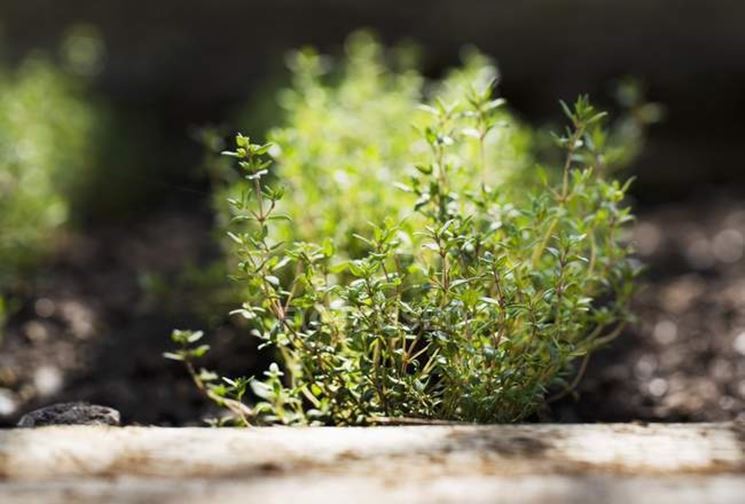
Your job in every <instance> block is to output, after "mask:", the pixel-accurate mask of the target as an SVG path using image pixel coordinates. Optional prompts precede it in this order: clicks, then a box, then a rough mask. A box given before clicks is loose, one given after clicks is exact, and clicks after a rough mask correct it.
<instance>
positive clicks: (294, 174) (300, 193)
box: [205, 32, 532, 257]
mask: <svg viewBox="0 0 745 504" xmlns="http://www.w3.org/2000/svg"><path fill="white" fill-rule="evenodd" d="M344 48H345V57H344V58H343V59H342V60H341V61H339V62H337V63H334V62H333V60H332V59H331V58H330V57H329V56H325V55H321V54H318V53H317V52H316V51H315V50H314V49H311V48H305V49H302V50H298V51H295V52H294V53H292V54H290V55H289V57H288V65H289V67H290V70H291V82H292V85H291V86H290V87H289V88H287V89H284V90H282V91H281V92H280V93H279V96H278V100H279V103H280V105H281V109H282V112H283V116H284V119H283V121H282V123H283V124H282V125H281V126H279V127H276V128H274V129H271V130H270V131H269V132H268V133H267V141H268V142H271V143H272V145H274V147H273V151H272V154H273V155H274V156H275V158H276V160H277V166H276V170H275V171H276V175H277V177H279V178H281V180H282V181H283V184H284V185H285V186H286V189H287V191H288V193H290V194H291V197H288V198H286V199H285V200H283V201H282V202H280V203H279V205H280V211H281V212H285V213H288V214H291V215H293V216H295V220H294V221H293V223H291V224H290V223H288V224H285V225H280V226H277V228H276V229H275V230H274V231H273V232H275V233H276V236H277V238H279V239H283V240H313V241H320V240H322V239H323V238H325V237H330V238H333V240H334V242H335V243H336V246H337V248H338V251H339V252H338V253H340V254H345V255H348V256H349V257H358V256H360V255H361V254H363V253H364V252H365V251H366V250H367V247H366V245H365V244H364V243H362V242H360V241H359V240H355V239H354V238H352V235H353V234H354V233H360V232H364V231H365V230H366V229H368V223H369V222H379V221H380V220H381V219H382V218H384V217H392V218H394V219H399V218H401V217H402V216H403V213H405V209H407V208H408V206H407V204H406V201H407V196H406V195H404V194H402V193H401V192H400V191H396V190H395V189H394V188H393V187H392V185H391V184H392V183H393V182H396V181H399V180H401V179H403V178H404V177H405V175H406V174H407V173H409V172H411V171H412V170H414V166H415V165H416V164H419V163H421V162H424V161H425V160H426V156H427V146H426V143H425V142H424V140H423V139H422V137H421V135H420V134H419V132H418V129H421V127H422V126H423V125H424V124H425V123H426V120H427V115H428V114H427V111H426V107H422V105H421V104H422V102H423V101H424V102H425V103H428V104H430V105H431V104H433V103H435V102H436V101H437V100H443V101H445V102H449V101H451V99H452V98H453V97H459V98H461V97H464V96H465V95H466V93H467V90H468V89H470V87H471V86H472V85H475V86H477V87H484V86H487V85H488V84H489V83H491V82H493V81H495V80H496V79H497V70H496V68H495V66H494V65H493V64H492V62H491V61H490V60H489V59H488V58H486V57H485V56H483V55H481V54H479V53H477V52H476V51H475V50H471V51H467V52H466V53H465V54H464V61H465V62H464V64H463V66H462V67H461V68H458V69H455V70H453V71H451V72H449V73H448V75H446V77H445V78H444V79H443V80H442V81H434V82H432V81H427V80H426V79H425V78H424V77H422V75H421V74H420V73H419V72H418V71H417V70H416V68H415V66H414V64H415V60H416V57H415V51H414V49H412V48H409V47H405V46H402V47H398V48H395V49H392V50H385V49H384V48H383V47H382V46H381V45H380V43H378V42H377V40H376V39H375V38H374V37H373V36H372V35H370V34H369V33H367V32H359V33H356V34H353V35H352V36H351V37H349V39H348V40H347V42H346V44H345V46H344ZM493 105H494V106H495V108H494V110H493V111H492V112H493V114H492V116H493V121H494V124H493V125H492V127H490V128H489V130H488V131H483V130H482V131H478V130H477V129H473V130H472V131H470V133H471V134H473V135H480V134H483V135H484V139H483V140H484V141H483V142H481V143H478V142H473V143H465V144H463V145H459V146H458V147H459V149H460V151H459V153H458V154H459V158H460V160H461V162H462V163H463V164H464V165H468V164H471V163H475V162H477V161H478V162H480V163H482V161H483V162H484V163H488V164H489V166H490V169H489V170H488V171H485V172H484V173H483V174H482V175H483V177H484V181H485V182H488V183H493V184H497V183H500V182H503V181H504V180H506V179H508V178H510V177H511V176H514V175H515V174H519V175H524V174H525V173H526V171H527V170H528V168H529V167H530V166H532V162H531V156H530V152H531V151H530V145H531V132H530V130H529V129H528V128H526V127H524V126H523V125H522V124H521V123H520V122H519V121H518V120H517V119H516V118H515V117H513V116H512V115H511V114H510V113H509V112H507V111H506V109H505V108H504V107H502V106H501V102H500V101H498V102H496V103H494V104H493ZM474 126H475V127H476V128H477V127H478V126H479V125H478V124H477V123H474ZM481 126H482V127H483V125H481ZM205 142H206V143H208V145H210V146H212V147H213V148H214V147H215V146H216V144H219V140H217V139H216V138H215V135H207V136H206V137H205ZM481 148H482V150H479V149H481ZM480 157H483V158H484V159H483V160H480ZM482 164H483V163H482ZM212 170H213V171H212V173H213V177H214V178H221V177H222V178H227V179H228V183H227V184H219V183H218V184H217V187H218V188H220V189H218V190H217V191H216V192H215V194H216V196H215V208H216V210H217V213H218V215H219V217H220V222H221V223H222V224H223V225H224V226H228V225H229V223H230V221H231V219H232V217H233V215H231V214H230V212H229V210H230V209H228V208H226V207H225V204H224V202H225V200H226V197H237V196H238V195H240V193H241V192H243V191H245V190H246V188H247V184H246V182H245V180H243V179H242V178H241V177H240V176H237V175H236V174H235V172H234V171H233V170H226V169H225V167H224V166H223V167H222V168H220V167H217V168H216V167H215V165H213V168H212Z"/></svg>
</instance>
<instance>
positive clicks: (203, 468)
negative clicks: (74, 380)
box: [0, 423, 745, 503]
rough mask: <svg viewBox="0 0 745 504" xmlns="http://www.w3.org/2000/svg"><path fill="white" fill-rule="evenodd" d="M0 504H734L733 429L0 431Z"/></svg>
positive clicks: (739, 442)
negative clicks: (443, 503) (297, 503)
mask: <svg viewBox="0 0 745 504" xmlns="http://www.w3.org/2000/svg"><path fill="white" fill-rule="evenodd" d="M0 478H1V479H0V502H3V503H5V502H35V501H43V502H111V501H116V502H179V503H181V502H247V501H249V500H250V501H256V502H261V501H264V502H292V501H302V502H317V501H324V502H337V501H343V502H380V501H388V502H437V501H455V502H463V501H468V502H473V501H487V502H593V503H594V502H619V503H620V502H650V503H651V502H654V503H658V502H696V503H699V502H743V499H744V498H745V426H743V425H741V424H740V425H738V424H731V423H729V424H685V425H684V424H674V425H670V424H668V425H661V424H653V425H646V426H643V425H633V424H632V425H629V424H614V425H600V424H598V425H517V426H483V427H475V426H427V427H374V428H279V427H278V428H253V429H199V428H185V429H169V428H149V427H127V428H115V427H47V428H40V429H16V430H7V431H0Z"/></svg>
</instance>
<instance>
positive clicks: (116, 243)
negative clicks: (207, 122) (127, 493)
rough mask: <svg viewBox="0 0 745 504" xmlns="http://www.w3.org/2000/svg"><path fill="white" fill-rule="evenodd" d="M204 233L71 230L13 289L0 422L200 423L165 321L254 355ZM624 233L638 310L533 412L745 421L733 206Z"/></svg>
mask: <svg viewBox="0 0 745 504" xmlns="http://www.w3.org/2000/svg"><path fill="white" fill-rule="evenodd" d="M209 229H210V223H209V219H208V218H207V217H200V216H198V215H197V216H194V215H191V214H186V215H185V214H183V213H172V214H168V213H166V214H160V215H156V216H153V217H152V218H151V219H150V220H149V221H148V222H146V223H145V224H144V225H142V224H138V225H137V226H131V227H127V226H122V227H121V228H118V229H114V228H107V229H106V230H101V231H96V232H91V233H90V234H88V235H70V236H68V237H67V238H66V239H65V240H64V243H62V244H61V245H60V247H59V250H60V252H59V253H58V254H57V256H56V259H55V261H54V262H53V263H52V264H51V266H50V267H49V269H48V271H46V272H45V273H44V274H43V275H41V276H40V278H39V280H38V281H37V282H36V284H35V285H34V286H32V288H30V289H29V290H28V292H26V293H25V294H24V295H23V296H22V297H21V299H22V301H21V302H20V306H19V308H18V310H17V311H16V312H15V313H14V315H13V316H12V317H11V320H10V323H9V326H8V328H7V330H6V334H5V337H4V339H3V341H2V348H1V350H0V425H5V426H7V425H12V424H14V423H15V422H16V421H17V419H18V417H19V416H20V415H21V414H22V413H24V412H26V411H28V410H29V409H33V408H35V407H38V406H42V405H46V404H50V403H54V402H61V401H73V400H86V401H91V402H94V403H99V404H104V405H109V406H113V407H115V408H117V409H119V410H120V411H121V413H122V420H123V422H124V423H140V424H160V425H189V424H191V425H195V424H196V425H198V424H200V418H201V417H203V416H204V415H205V414H208V413H210V412H211V411H213V410H212V409H211V406H210V405H208V404H206V403H205V401H204V400H202V398H201V397H200V396H199V395H198V394H197V393H196V391H195V390H194V387H193V386H192V385H191V383H190V382H189V381H188V379H187V378H186V376H185V374H184V372H183V371H182V369H181V368H180V367H179V366H178V364H177V363H174V362H170V361H166V360H164V359H163V358H162V357H161V353H162V352H163V351H164V350H166V349H167V347H168V345H169V341H168V335H169V333H170V330H171V329H172V328H173V327H182V328H187V327H189V328H198V327H206V328H209V327H213V328H216V329H214V330H213V331H211V334H209V340H210V341H209V343H211V344H212V345H213V352H212V353H211V356H210V357H209V359H208V361H207V362H206V365H207V366H215V367H217V365H216V363H218V362H219V363H220V365H219V368H220V370H221V371H224V372H225V373H227V374H242V373H243V374H244V373H247V372H249V373H250V372H251V371H252V370H254V369H256V368H258V367H259V366H260V365H261V364H262V363H263V362H265V360H266V359H265V358H261V357H260V356H257V352H256V349H255V347H256V344H255V342H254V341H252V339H251V338H250V337H247V336H245V335H242V334H241V332H240V331H239V330H236V329H235V328H233V327H232V326H231V325H230V324H227V323H226V321H225V319H224V318H221V317H218V318H217V319H210V318H209V317H202V318H200V317H199V316H198V314H199V313H218V314H222V313H227V311H228V310H229V309H230V308H231V305H232V303H233V300H231V299H230V294H229V293H227V292H224V291H223V292H221V291H219V289H216V287H215V286H216V285H219V284H220V283H221V281H220V280H218V281H214V280H211V279H212V278H214V277H215V275H216V277H217V278H221V275H222V273H220V272H219V271H218V272H216V273H215V274H214V275H213V276H210V275H204V274H203V275H201V276H200V275H195V274H192V275H191V277H188V278H184V277H185V275H184V273H183V272H184V271H192V273H193V272H200V271H201V269H202V268H199V267H195V265H200V264H206V263H209V262H211V261H214V260H215V258H216V257H218V254H217V253H216V250H215V247H214V246H211V245H208V244H209V243H212V241H210V240H208V239H206V237H208V236H209V235H210V231H209ZM633 237H634V240H635V241H636V242H637V248H638V251H639V256H640V259H641V260H642V261H643V262H644V263H646V264H647V266H648V268H647V272H646V276H645V281H644V285H643V286H642V288H641V289H640V292H639V294H638V296H637V298H636V301H635V311H636V313H637V315H638V317H639V322H638V323H637V324H636V326H635V327H633V328H631V329H629V330H628V331H626V333H625V334H623V335H622V336H621V337H619V338H618V339H617V340H616V341H615V342H614V343H613V344H612V345H611V346H609V347H608V348H606V349H604V350H602V351H600V352H598V353H597V354H595V355H594V356H593V358H592V359H591V360H590V364H589V366H588V368H587V373H586V376H585V378H584V380H583V381H582V383H581V385H580V387H579V390H578V392H579V395H578V397H565V398H564V399H562V400H560V401H557V402H556V403H554V404H552V405H551V407H550V409H549V411H546V412H544V413H543V414H542V415H541V419H542V420H543V419H545V420H552V421H566V422H575V421H587V422H593V421H630V420H648V421H655V420H658V421H716V420H728V419H735V418H740V419H745V255H744V251H745V202H743V201H742V200H740V201H737V200H734V199H732V200H729V199H726V198H724V197H720V198H712V199H710V200H709V201H707V202H701V203H696V204H690V203H689V204H686V205H678V206H674V205H671V206H665V207H656V208H654V209H650V210H646V211H643V212H642V213H641V216H640V219H639V222H638V224H637V225H636V226H635V228H634V231H633ZM187 276H188V275H187ZM195 278H196V279H195ZM200 278H201V279H200ZM207 299H211V300H212V301H207ZM215 299H216V301H215Z"/></svg>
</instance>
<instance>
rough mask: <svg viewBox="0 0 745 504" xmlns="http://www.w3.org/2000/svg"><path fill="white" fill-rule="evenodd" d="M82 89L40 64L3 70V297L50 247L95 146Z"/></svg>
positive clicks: (0, 150)
mask: <svg viewBox="0 0 745 504" xmlns="http://www.w3.org/2000/svg"><path fill="white" fill-rule="evenodd" d="M94 120H95V112H94V108H93V107H92V106H91V105H90V104H89V103H87V102H86V100H84V99H83V97H82V92H81V89H80V88H79V82H78V81H77V80H76V79H75V78H73V77H72V76H70V75H69V74H67V73H65V72H63V71H61V70H60V69H58V68H57V67H56V66H55V65H53V64H51V63H49V62H48V61H47V60H45V59H43V58H41V57H36V56H35V57H29V58H27V60H26V61H24V62H23V63H22V64H21V65H20V66H19V67H18V68H17V69H13V70H11V69H8V68H4V67H0V233H2V239H0V294H1V293H3V292H4V291H6V292H7V290H9V289H12V288H13V286H14V284H15V283H17V282H18V281H19V279H20V278H22V276H21V273H22V272H24V271H27V270H28V268H30V267H31V266H33V265H34V264H36V262H37V261H38V260H39V258H40V257H41V256H43V255H44V254H45V253H46V252H47V251H48V250H49V248H50V245H51V243H52V241H53V240H52V235H51V232H52V231H54V230H55V229H58V228H59V227H60V226H61V225H63V224H64V223H65V222H66V221H67V219H68V215H69V206H70V204H69V201H70V197H71V192H72V190H73V187H74V185H75V183H77V182H78V179H79V177H80V176H81V174H82V173H83V172H84V171H85V170H86V169H87V166H88V164H89V162H90V157H91V151H92V146H93V141H92V136H93V131H94Z"/></svg>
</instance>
